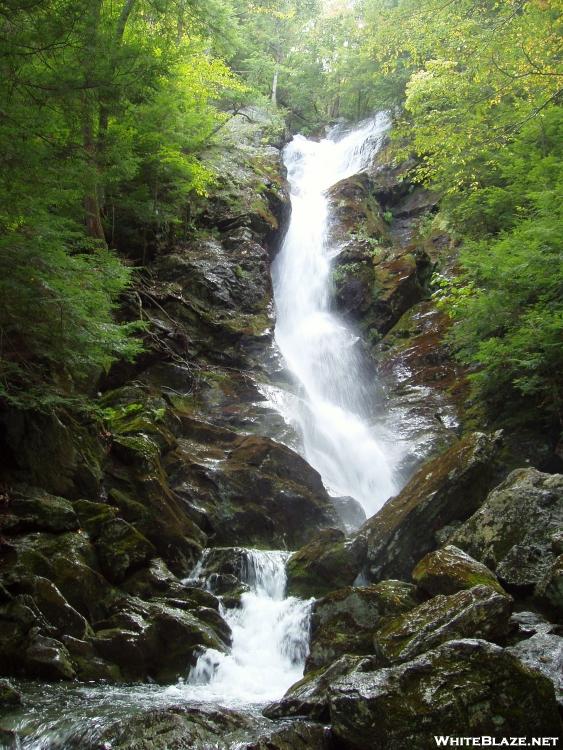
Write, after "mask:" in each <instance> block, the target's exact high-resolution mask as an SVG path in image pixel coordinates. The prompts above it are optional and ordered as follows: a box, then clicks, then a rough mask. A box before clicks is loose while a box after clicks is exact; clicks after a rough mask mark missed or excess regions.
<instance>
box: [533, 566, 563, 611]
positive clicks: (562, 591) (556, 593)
mask: <svg viewBox="0 0 563 750" xmlns="http://www.w3.org/2000/svg"><path fill="white" fill-rule="evenodd" d="M536 594H537V596H538V597H539V598H540V599H541V600H543V601H545V602H547V604H548V605H549V606H550V607H551V608H552V609H553V610H554V611H555V612H557V613H558V614H559V615H563V555H559V557H557V558H556V559H555V560H554V561H553V563H552V565H551V566H550V567H549V568H548V569H547V571H546V572H545V574H544V576H543V578H542V579H541V580H540V581H539V582H538V585H537V587H536Z"/></svg>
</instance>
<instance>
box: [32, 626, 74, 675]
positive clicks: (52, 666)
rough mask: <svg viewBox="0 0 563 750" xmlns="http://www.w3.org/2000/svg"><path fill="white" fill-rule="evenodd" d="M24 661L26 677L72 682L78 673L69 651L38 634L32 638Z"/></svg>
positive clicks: (54, 641)
mask: <svg viewBox="0 0 563 750" xmlns="http://www.w3.org/2000/svg"><path fill="white" fill-rule="evenodd" d="M23 661H24V664H25V670H26V675H27V676H29V677H40V678H43V679H48V680H71V679H72V678H73V677H75V675H76V672H75V669H74V667H73V665H72V660H71V657H70V654H69V653H68V650H67V649H66V647H65V646H64V644H62V643H61V642H60V641H57V640H55V639H54V638H47V637H45V636H43V635H40V634H37V635H34V636H32V638H31V639H30V642H29V645H28V646H27V648H26V650H25V653H24V656H23Z"/></svg>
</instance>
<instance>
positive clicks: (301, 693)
mask: <svg viewBox="0 0 563 750" xmlns="http://www.w3.org/2000/svg"><path fill="white" fill-rule="evenodd" d="M373 667H374V663H373V661H372V660H371V659H369V658H365V657H361V656H351V655H350V654H346V655H345V656H341V657H340V659H337V661H335V662H333V663H332V664H331V665H330V666H329V667H326V668H324V669H318V670H316V671H314V672H309V673H308V674H306V675H305V676H304V677H303V679H302V680H299V682H296V683H295V684H294V685H292V686H291V687H290V688H289V690H288V691H287V692H286V694H285V695H284V697H283V698H282V699H281V700H279V701H275V702H273V703H270V704H269V705H268V706H266V708H265V709H264V711H263V714H264V716H267V717H269V718H270V719H279V718H281V717H284V716H310V717H311V718H313V719H315V720H317V721H322V722H328V721H329V719H330V716H329V710H328V704H329V694H330V690H331V686H332V684H333V683H334V682H335V681H337V680H338V679H339V678H340V677H342V676H343V675H347V674H350V673H352V672H356V671H359V672H361V671H362V670H368V669H373Z"/></svg>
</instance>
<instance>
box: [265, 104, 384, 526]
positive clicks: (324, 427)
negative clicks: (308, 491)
mask: <svg viewBox="0 0 563 750" xmlns="http://www.w3.org/2000/svg"><path fill="white" fill-rule="evenodd" d="M388 127H389V120H388V117H387V116H386V115H385V114H379V115H377V116H376V117H375V118H374V119H372V120H368V121H366V122H365V123H363V124H361V125H360V126H358V127H357V128H355V129H354V130H351V131H349V132H347V133H345V134H344V135H340V137H337V134H336V133H334V134H333V135H332V136H331V137H329V138H327V139H325V140H321V141H320V142H317V141H313V140H308V139H306V138H304V137H303V136H300V135H298V136H295V138H294V139H293V140H292V141H291V143H289V144H288V146H287V147H286V149H285V152H284V157H285V164H286V167H287V171H288V180H289V184H290V187H291V205H292V215H291V220H290V224H289V227H288V230H287V234H286V237H285V240H284V242H283V245H282V248H281V250H280V253H279V254H278V256H277V258H276V260H275V262H274V264H273V268H272V277H273V282H274V294H275V303H276V316H277V322H276V342H277V344H278V346H279V349H280V350H281V353H282V355H283V357H284V359H285V362H286V364H287V366H288V368H289V370H290V371H291V373H292V374H293V376H294V379H295V382H296V385H297V391H298V393H297V398H296V399H291V400H287V401H284V404H283V406H282V408H283V409H284V411H285V414H284V416H285V417H286V418H287V419H288V421H290V422H291V423H292V424H294V425H295V426H296V427H297V430H298V432H299V434H300V435H301V438H302V448H303V453H304V455H305V458H306V459H307V461H308V462H309V463H310V464H311V465H312V466H313V467H314V468H316V469H317V470H318V471H319V473H320V474H321V476H322V478H323V481H324V483H325V485H326V487H327V489H328V490H329V492H331V493H332V494H333V495H349V496H351V497H354V498H356V499H357V500H359V502H360V503H361V504H362V505H363V507H364V509H365V511H366V513H367V515H372V514H373V513H374V512H375V511H376V510H377V509H378V508H379V507H380V506H381V505H382V504H383V503H384V502H385V500H387V499H388V498H389V497H390V496H391V495H393V494H394V492H395V491H396V489H397V488H396V485H395V481H394V477H393V458H392V456H393V450H392V443H391V441H390V440H389V436H388V435H386V433H385V431H384V429H383V427H382V426H381V424H380V423H379V422H378V420H377V418H376V416H375V415H374V410H373V407H372V403H371V402H372V393H373V391H374V388H373V384H371V387H368V384H366V382H365V380H364V375H363V372H362V369H363V368H362V363H361V360H360V357H359V355H358V352H357V347H356V343H357V336H356V335H355V333H354V331H353V330H352V329H351V328H350V327H349V326H348V325H346V324H345V322H344V321H343V320H342V319H341V318H340V317H339V316H338V315H337V314H335V313H334V312H333V311H332V310H331V259H332V258H334V256H335V254H336V253H337V252H338V249H339V248H338V247H335V246H334V245H333V244H332V243H331V240H330V232H329V228H330V211H329V201H328V199H327V195H326V191H327V189H328V188H330V187H331V186H332V185H335V184H336V183H337V182H339V181H340V180H343V179H345V178H346V177H349V176H351V175H354V174H357V173H358V172H361V171H362V170H364V169H365V168H366V167H367V165H368V164H369V162H370V160H371V159H372V158H373V156H374V154H375V152H376V151H377V150H378V149H379V148H380V145H381V142H382V139H383V137H384V135H385V133H386V131H387V129H388Z"/></svg>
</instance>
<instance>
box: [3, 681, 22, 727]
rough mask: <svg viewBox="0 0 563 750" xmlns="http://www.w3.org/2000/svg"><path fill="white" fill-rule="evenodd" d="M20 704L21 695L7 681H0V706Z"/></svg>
mask: <svg viewBox="0 0 563 750" xmlns="http://www.w3.org/2000/svg"><path fill="white" fill-rule="evenodd" d="M21 702H22V695H21V693H20V692H19V691H18V690H16V688H15V687H13V686H12V685H11V684H10V682H9V681H8V680H1V679H0V706H19V705H20V704H21ZM0 739H1V736H0Z"/></svg>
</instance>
